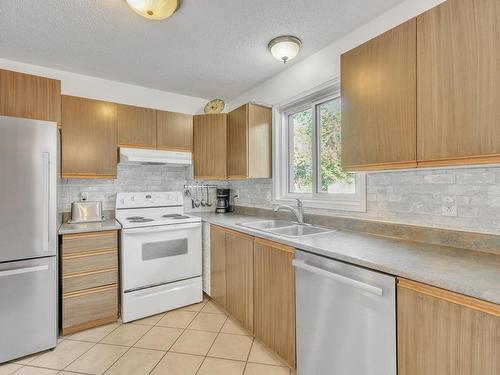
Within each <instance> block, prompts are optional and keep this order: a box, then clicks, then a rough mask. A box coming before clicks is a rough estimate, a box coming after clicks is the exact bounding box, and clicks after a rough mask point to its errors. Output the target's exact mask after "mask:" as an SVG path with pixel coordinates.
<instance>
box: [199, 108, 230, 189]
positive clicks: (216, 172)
mask: <svg viewBox="0 0 500 375" xmlns="http://www.w3.org/2000/svg"><path fill="white" fill-rule="evenodd" d="M226 151H227V114H225V113H221V114H213V115H196V116H194V118H193V167H194V177H195V178H196V179H204V180H220V179H225V178H226V176H227V173H226V157H227V152H226Z"/></svg>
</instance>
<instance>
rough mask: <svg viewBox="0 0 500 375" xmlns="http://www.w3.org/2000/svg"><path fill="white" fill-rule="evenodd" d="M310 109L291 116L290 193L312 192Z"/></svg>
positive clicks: (312, 133) (289, 119)
mask: <svg viewBox="0 0 500 375" xmlns="http://www.w3.org/2000/svg"><path fill="white" fill-rule="evenodd" d="M312 117H313V116H312V111H311V110H310V109H308V110H305V111H301V112H296V113H294V114H291V115H290V116H289V118H288V124H289V129H290V150H289V152H290V160H291V163H290V164H291V165H290V187H289V191H290V192H292V193H312V191H313V136H314V129H313V119H312Z"/></svg>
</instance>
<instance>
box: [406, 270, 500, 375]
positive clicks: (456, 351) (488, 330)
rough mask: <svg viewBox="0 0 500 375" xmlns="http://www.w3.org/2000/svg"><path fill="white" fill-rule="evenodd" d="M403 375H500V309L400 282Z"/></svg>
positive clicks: (459, 296)
mask: <svg viewBox="0 0 500 375" xmlns="http://www.w3.org/2000/svg"><path fill="white" fill-rule="evenodd" d="M397 298H398V311H397V320H398V374H399V375H431V374H436V375H438V374H439V375H498V374H500V306H499V305H495V304H492V303H488V302H483V301H480V300H476V299H474V298H470V297H466V296H463V295H460V294H456V293H452V292H448V291H445V290H442V289H438V288H434V287H431V286H427V285H423V284H419V283H416V282H413V281H408V280H398V288H397Z"/></svg>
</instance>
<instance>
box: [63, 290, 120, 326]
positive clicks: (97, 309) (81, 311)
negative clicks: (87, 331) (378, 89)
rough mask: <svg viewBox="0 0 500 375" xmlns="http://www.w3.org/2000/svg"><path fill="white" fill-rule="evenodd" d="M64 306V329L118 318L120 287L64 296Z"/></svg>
mask: <svg viewBox="0 0 500 375" xmlns="http://www.w3.org/2000/svg"><path fill="white" fill-rule="evenodd" d="M62 304H63V306H62V309H63V329H64V328H68V327H73V326H78V325H81V324H85V323H89V322H94V321H96V320H99V319H104V318H108V317H112V316H117V312H118V286H117V285H113V286H109V287H105V288H101V289H96V290H90V291H84V292H81V293H74V294H73V295H69V296H64V297H63V302H62Z"/></svg>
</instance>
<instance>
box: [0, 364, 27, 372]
mask: <svg viewBox="0 0 500 375" xmlns="http://www.w3.org/2000/svg"><path fill="white" fill-rule="evenodd" d="M21 367H22V365H20V364H17V363H5V364H3V365H0V375H10V374H12V373H13V372H14V371H17V370H19V369H20V368H21Z"/></svg>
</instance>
